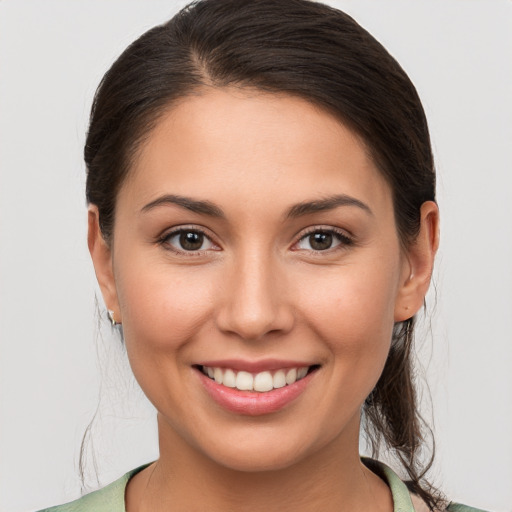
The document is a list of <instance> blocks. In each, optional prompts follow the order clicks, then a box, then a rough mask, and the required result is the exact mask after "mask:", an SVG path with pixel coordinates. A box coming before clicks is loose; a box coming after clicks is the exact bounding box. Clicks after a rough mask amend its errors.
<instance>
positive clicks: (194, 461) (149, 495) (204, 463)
mask: <svg viewBox="0 0 512 512" xmlns="http://www.w3.org/2000/svg"><path fill="white" fill-rule="evenodd" d="M161 423H162V422H161V421H160V420H159V432H160V458H159V460H158V461H157V462H155V463H154V464H152V465H151V466H149V467H148V468H146V469H145V470H144V471H142V472H141V473H139V474H138V475H136V476H135V477H134V478H133V479H132V481H131V482H130V484H129V486H128V489H127V493H126V503H127V511H128V512H146V511H149V510H151V511H152V512H160V511H164V510H165V511H166V512H170V511H174V510H176V511H177V510H206V509H207V510H209V511H210V512H221V511H222V512H225V511H226V510H244V512H252V511H261V510H265V511H266V512H274V511H275V512H288V511H290V512H291V511H293V512H301V511H304V512H305V511H311V510H322V511H326V512H327V511H336V512H341V511H350V512H358V511H363V510H374V511H382V512H391V511H392V510H393V506H392V500H391V495H390V491H389V488H388V487H387V485H386V484H385V483H384V482H383V481H382V480H381V479H380V478H379V477H377V476H376V475H374V474H373V473H372V472H371V471H370V470H368V469H367V468H366V467H365V466H364V465H363V464H362V463H361V461H360V459H359V455H358V451H357V449H354V447H356V448H357V446H358V429H356V432H355V436H354V435H351V436H350V437H354V439H345V438H347V437H349V436H344V437H345V438H341V437H340V439H335V440H334V441H333V442H332V443H330V444H329V445H327V446H325V447H324V448H323V449H321V450H318V451H316V452H315V453H314V455H311V456H310V457H307V458H304V459H302V460H301V461H299V462H297V463H295V464H291V465H289V466H287V467H284V468H280V469H272V470H268V471H254V472H248V471H238V470H235V469H232V468H228V467H225V466H222V465H220V464H218V463H216V462H215V461H213V460H211V459H210V458H208V457H206V456H205V455H204V454H203V453H201V452H199V451H197V450H195V449H194V448H193V447H191V446H190V445H189V444H187V443H185V442H184V441H183V440H182V439H181V438H180V437H179V436H178V435H177V434H176V433H175V432H174V431H171V430H170V429H168V428H165V426H163V425H162V424H161ZM333 455H334V456H333Z"/></svg>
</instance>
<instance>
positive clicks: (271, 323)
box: [217, 254, 295, 340]
mask: <svg viewBox="0 0 512 512" xmlns="http://www.w3.org/2000/svg"><path fill="white" fill-rule="evenodd" d="M222 288H223V289H222V297H223V300H222V306H221V307H220V309H219V311H218V314H217V325H218V328H219V329H220V330H221V331H223V332H225V333H231V334H236V335H237V336H239V337H240V338H243V339H244V340H259V339H263V338H265V337H266V336H268V335H271V334H273V335H279V334H285V333H287V332H289V331H290V330H291V329H292V327H293V325H294V321H295V319H294V313H293V308H292V306H291V304H290V302H289V300H288V289H287V288H288V287H287V286H286V279H285V276H284V272H283V271H282V269H281V272H280V269H279V268H278V265H277V264H276V263H275V262H273V261H271V259H270V258H268V257H260V256H257V255H254V254H253V255H248V256H247V257H245V258H243V259H240V260H239V261H238V263H237V264H236V265H234V266H233V268H231V269H230V272H229V273H228V274H227V275H225V278H224V282H223V285H222Z"/></svg>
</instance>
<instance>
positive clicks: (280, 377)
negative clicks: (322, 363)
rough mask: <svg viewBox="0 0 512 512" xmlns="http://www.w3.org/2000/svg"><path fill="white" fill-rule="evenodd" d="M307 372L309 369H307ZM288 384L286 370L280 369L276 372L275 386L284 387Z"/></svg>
mask: <svg viewBox="0 0 512 512" xmlns="http://www.w3.org/2000/svg"><path fill="white" fill-rule="evenodd" d="M306 372H307V369H306ZM285 386H286V375H285V374H284V370H278V371H277V372H276V373H275V374H274V387H275V388H284V387H285Z"/></svg>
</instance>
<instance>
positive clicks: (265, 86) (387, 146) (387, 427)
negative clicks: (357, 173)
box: [84, 0, 438, 509]
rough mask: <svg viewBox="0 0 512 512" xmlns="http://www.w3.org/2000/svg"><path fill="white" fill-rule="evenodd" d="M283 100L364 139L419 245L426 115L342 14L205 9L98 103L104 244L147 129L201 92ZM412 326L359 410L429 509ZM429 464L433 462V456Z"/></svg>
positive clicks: (402, 331)
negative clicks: (256, 93)
mask: <svg viewBox="0 0 512 512" xmlns="http://www.w3.org/2000/svg"><path fill="white" fill-rule="evenodd" d="M207 86H210V87H227V86H231V87H233V86H234V87H243V88H252V89H258V90H261V91H266V92H270V93H272V92H276V93H277V92H278V93H287V94H290V95H294V96H297V97H300V98H303V99H305V100H307V101H309V102H311V103H313V104H316V105H318V106H320V107H322V108H323V109H326V110H327V111H329V112H330V113H331V114H333V115H334V116H336V117H337V118H338V119H339V120H340V122H342V123H343V124H345V125H346V126H347V127H349V128H350V129H352V130H353V131H354V132H355V133H357V134H358V135H359V136H360V137H361V139H362V140H363V141H364V143H365V144H366V147H367V150H368V151H369V153H370V155H371V157H372V159H373V161H374V162H375V164H376V166H377V168H378V169H379V170H380V172H381V173H382V175H383V176H384V177H385V179H386V180H387V182H388V183H389V185H390V187H391V190H392V197H393V205H394V213H395V219H396V228H397V232H398V235H399V238H400V241H401V243H402V244H403V246H404V247H407V246H408V245H410V244H412V243H414V240H415V237H416V236H417V234H418V231H419V227H420V207H421V205H422V203H423V202H424V201H429V200H430V201H434V200H435V170H434V163H433V157H432V151H431V145H430V137H429V132H428V127H427V121H426V118H425V114H424V111H423V108H422V105H421V102H420V99H419V97H418V94H417V92H416V89H415V87H414V85H413V84H412V83H411V81H410V80H409V78H408V77H407V75H406V73H405V72H404V71H403V69H402V68H401V67H400V65H399V64H398V63H397V62H396V61H395V60H394V58H393V57H391V55H390V54H389V53H388V52H387V51H386V50H385V48H384V47H383V46H382V45H381V44H380V43H379V42H378V41H376V40H375V38H374V37H373V36H371V35H370V34H369V33H368V32H367V31H366V30H364V29H363V28H362V27H361V26H359V25H358V24H357V23H356V22H355V21H354V20H353V19H352V18H351V17H350V16H348V15H347V14H345V13H343V12H341V11H339V10H337V9H334V8H331V7H328V6H326V5H324V4H321V3H317V2H312V1H307V0H279V1H276V0H202V1H199V2H194V3H192V4H191V5H189V6H188V7H186V8H185V9H183V10H182V11H181V12H179V13H178V14H177V15H176V16H175V17H174V18H172V19H171V20H170V21H169V22H167V23H165V24H163V25H161V26H157V27H155V28H153V29H151V30H149V31H148V32H146V33H145V34H144V35H143V36H141V37H140V38H139V39H138V40H137V41H135V42H134V43H133V44H131V45H130V46H129V47H128V48H127V49H126V50H125V52H124V53H123V54H122V55H121V56H120V57H119V58H118V60H117V61H116V62H115V63H114V64H113V66H112V67H111V68H110V70H109V71H108V72H107V73H106V75H105V76H104V78H103V80H102V82H101V84H100V86H99V88H98V91H97V93H96V96H95V99H94V104H93V107H92V112H91V119H90V127H89V132H88V136H87V141H86V145H85V150H84V154H85V162H86V166H87V188H86V194H87V200H88V202H89V203H91V204H94V205H96V206H97V207H98V211H99V223H100V228H101V231H102V234H103V237H104V238H105V240H106V241H107V242H110V241H111V239H112V236H113V235H114V230H113V228H114V220H115V207H116V198H117V194H118V192H119V190H120V187H121V186H122V184H123V182H124V180H125V179H126V176H127V174H128V173H129V172H130V169H131V167H132V163H133V160H134V158H135V157H136V156H137V152H138V150H139V149H140V147H141V145H142V143H143V142H144V140H145V138H146V137H147V136H148V134H149V133H150V131H151V129H152V128H153V127H154V126H155V124H156V123H157V122H158V120H159V119H160V117H161V116H162V115H163V114H164V113H165V112H166V111H167V110H168V109H169V108H172V106H173V104H174V103H175V102H177V101H179V100H180V99H182V98H185V97H187V96H190V95H193V94H195V93H197V92H198V91H200V90H201V89H204V88H205V87H207ZM413 328H414V318H410V319H408V320H406V321H405V322H401V323H398V324H396V325H395V329H394V333H393V340H392V344H391V350H390V352H389V356H388V358H387V362H386V365H385V368H384V371H383V373H382V376H381V377H380V379H379V381H378V383H377V385H376V386H375V388H374V390H373V391H372V392H371V394H370V396H369V397H368V398H367V400H366V402H365V404H364V406H363V412H364V418H365V431H366V435H367V439H368V440H369V441H370V445H371V447H372V450H373V455H374V456H377V455H378V452H379V448H380V447H381V445H382V442H384V444H385V445H386V446H387V448H388V449H390V450H391V451H392V453H393V454H394V455H395V456H396V457H397V458H398V459H399V461H400V462H401V464H402V465H403V469H405V471H406V473H407V474H408V478H409V479H410V483H409V486H410V488H411V490H412V491H413V492H415V493H417V494H418V495H419V496H420V497H421V498H422V499H423V500H424V501H425V502H426V503H427V504H428V506H429V507H430V508H431V509H434V507H435V506H436V504H437V502H438V495H437V493H436V492H435V490H434V489H433V488H432V487H431V486H430V484H429V483H428V482H427V481H426V480H425V478H424V476H425V472H426V470H427V469H428V468H429V467H430V465H431V464H432V457H433V455H432V456H431V457H430V458H428V460H427V461H426V462H425V461H423V460H422V458H421V456H420V452H421V448H422V447H423V445H424V440H423V433H424V431H423V429H422V426H423V421H422V419H421V416H420V414H419V407H418V403H417V397H416V392H415V385H414V372H413V361H412V355H413V353H412V343H413V330H414V329H413ZM432 453H433V451H432Z"/></svg>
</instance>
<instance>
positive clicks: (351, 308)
mask: <svg viewBox="0 0 512 512" xmlns="http://www.w3.org/2000/svg"><path fill="white" fill-rule="evenodd" d="M397 282H398V268H397V266H396V265H395V264H394V260H391V261H390V263H389V264H387V265H386V264H384V262H382V261H381V262H380V264H378V265H377V264H375V265H367V266H364V267H361V268H358V267H357V265H354V266H350V265H349V266H346V267H343V268H339V269H336V272H335V273H334V272H333V273H332V275H330V276H322V277H321V278H319V279H318V280H317V282H316V284H315V286H310V287H309V288H310V289H313V290H315V291H314V292H313V293H311V292H309V293H306V291H305V290H304V291H303V293H301V297H302V305H301V310H302V311H303V312H305V313H304V317H305V318H306V319H307V322H308V324H309V326H310V328H312V329H313V330H314V331H315V333H316V335H317V336H318V337H319V338H321V339H322V340H323V342H324V343H325V344H326V345H328V347H329V350H330V352H331V353H332V354H333V355H334V366H333V371H335V372H337V373H338V374H339V375H341V376H342V378H344V379H346V382H345V384H346V385H348V386H350V387H353V388H359V393H361V394H362V395H365V393H366V394H368V393H369V392H370V391H371V389H372V388H373V386H374V385H375V383H376V381H377V380H378V377H379V376H380V373H381V372H382V369H383V367H384V364H385V361H386V358H387V355H388V352H389V347H390V343H391V338H392V332H393V326H394V303H395V299H396V293H397ZM363 388H364V389H363ZM361 389H363V391H361ZM365 396H366V395H365ZM365 396H364V397H363V399H364V398H365Z"/></svg>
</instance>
